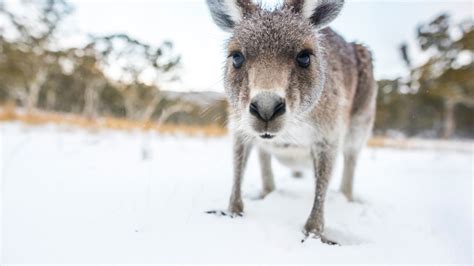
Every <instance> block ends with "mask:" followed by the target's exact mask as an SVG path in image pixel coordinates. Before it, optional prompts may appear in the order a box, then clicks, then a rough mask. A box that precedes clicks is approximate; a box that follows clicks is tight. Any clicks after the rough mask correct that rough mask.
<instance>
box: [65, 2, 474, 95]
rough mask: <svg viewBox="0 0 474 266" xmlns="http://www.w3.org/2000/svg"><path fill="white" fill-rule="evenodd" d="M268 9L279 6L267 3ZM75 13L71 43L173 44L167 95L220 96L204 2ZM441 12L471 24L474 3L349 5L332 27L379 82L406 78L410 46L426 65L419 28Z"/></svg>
mask: <svg viewBox="0 0 474 266" xmlns="http://www.w3.org/2000/svg"><path fill="white" fill-rule="evenodd" d="M263 2H265V3H268V4H270V5H271V4H274V3H277V2H278V0H263ZM72 3H73V4H74V6H75V13H74V15H73V16H72V17H71V18H70V19H69V21H68V31H67V32H68V35H67V36H66V37H65V41H66V42H67V43H71V44H74V43H77V42H79V41H80V40H79V39H80V38H79V37H78V36H81V34H78V33H82V34H86V33H93V34H101V35H102V34H109V33H116V32H125V33H127V34H129V35H131V36H133V37H135V38H138V39H140V40H142V41H145V42H148V43H151V44H154V45H159V44H160V43H161V42H162V41H164V40H170V41H172V42H173V43H174V44H175V50H176V52H177V53H179V54H181V56H182V63H183V64H182V69H181V70H180V74H181V81H180V82H179V83H177V84H174V85H170V86H168V88H167V89H179V90H201V91H202V90H214V91H220V90H222V82H221V81H222V78H221V77H222V71H221V70H222V62H223V60H224V53H223V49H224V46H223V45H224V40H225V39H226V38H227V37H228V35H227V34H226V33H223V32H222V31H221V30H220V29H219V28H217V26H215V25H214V24H213V22H212V20H211V18H210V16H209V14H208V10H207V7H206V5H205V0H73V1H72ZM441 12H449V13H450V14H451V15H452V17H453V19H454V20H455V21H460V20H465V19H469V18H470V19H473V12H474V10H473V4H472V1H469V0H465V1H450V0H445V1H436V0H424V1H420V0H405V1H402V0H398V1H395V0H392V1H384V0H372V1H370V0H365V1H354V0H353V1H350V0H348V1H347V3H346V6H345V8H344V10H343V11H342V14H341V15H340V17H338V18H337V19H336V20H335V21H334V23H333V24H332V25H331V26H332V27H333V28H334V29H335V30H336V31H338V32H339V33H340V34H342V35H343V36H344V37H345V38H346V39H347V40H348V41H358V42H361V43H364V44H367V45H368V46H369V47H370V48H371V49H372V51H373V53H374V55H375V66H376V67H375V72H376V76H377V78H386V77H388V78H390V77H395V76H397V75H403V74H404V73H405V72H404V65H403V62H402V61H401V59H400V56H399V52H398V46H399V45H400V44H401V43H402V42H403V41H408V42H409V43H410V44H413V45H412V48H413V49H412V50H411V54H412V57H413V58H414V59H415V60H416V61H418V62H420V61H422V60H424V58H423V57H421V56H419V52H418V51H417V50H415V49H414V48H415V47H414V44H415V43H414V36H415V28H416V26H417V25H418V24H419V23H420V22H425V21H429V20H430V19H432V18H433V17H435V16H436V15H437V14H440V13H441Z"/></svg>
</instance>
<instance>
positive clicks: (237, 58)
mask: <svg viewBox="0 0 474 266" xmlns="http://www.w3.org/2000/svg"><path fill="white" fill-rule="evenodd" d="M231 56H232V64H233V65H234V67H235V68H241V67H242V65H243V64H244V62H245V57H244V55H243V54H242V53H241V52H233V53H232V54H231Z"/></svg>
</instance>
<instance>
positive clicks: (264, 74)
mask: <svg viewBox="0 0 474 266" xmlns="http://www.w3.org/2000/svg"><path fill="white" fill-rule="evenodd" d="M232 1H233V0H208V4H209V7H210V9H211V11H212V14H213V18H214V20H215V21H216V23H217V24H218V25H219V26H221V27H222V28H223V29H226V30H229V29H230V30H231V32H232V36H231V38H230V39H229V41H228V46H227V47H228V53H229V57H228V59H227V61H226V65H225V70H224V71H225V79H224V80H225V81H224V83H225V88H226V92H227V95H228V98H229V102H230V103H231V104H230V108H231V123H232V125H233V132H234V136H235V141H234V158H235V159H234V186H233V190H232V195H231V199H230V204H229V211H230V212H231V213H233V214H236V213H237V214H240V213H241V212H243V202H242V198H241V191H240V186H241V180H242V176H243V169H244V167H245V163H246V160H247V158H248V152H249V150H250V147H251V146H256V147H257V148H258V149H259V150H260V156H259V158H260V162H261V165H262V177H263V187H264V188H263V191H262V196H265V195H266V194H268V193H270V192H271V190H273V189H274V182H273V173H272V172H271V164H270V158H269V157H270V156H271V155H272V156H274V157H275V158H277V159H278V160H280V162H282V163H283V164H287V165H288V166H290V167H291V168H293V170H294V171H299V170H300V169H301V168H302V167H307V166H310V167H312V168H313V169H314V174H315V178H316V183H315V199H314V204H313V208H312V210H311V213H310V216H309V218H308V221H307V222H306V225H305V228H304V232H305V234H306V235H308V236H309V235H312V236H314V237H317V238H320V239H321V240H322V241H323V242H325V243H334V242H333V241H330V240H328V239H327V238H325V236H324V199H325V196H326V191H327V187H328V183H329V179H330V177H331V174H332V169H333V166H334V161H335V158H336V156H337V151H338V150H339V147H341V148H342V150H343V151H344V157H345V164H344V176H343V182H342V185H341V191H342V192H343V193H344V195H346V197H347V198H348V199H349V200H351V199H352V186H353V181H352V180H353V174H354V170H355V164H356V161H357V155H358V153H359V151H360V149H361V148H362V146H363V144H364V142H365V140H366V138H367V136H368V135H369V133H370V131H371V128H372V124H373V119H374V114H375V96H376V88H375V82H374V78H373V69H372V68H373V67H372V57H371V54H370V52H369V51H368V50H367V49H366V48H365V47H363V46H362V45H359V44H353V43H347V42H346V41H345V40H344V39H343V38H342V37H341V36H339V35H338V34H337V33H335V32H334V31H333V30H331V29H330V28H324V27H325V26H326V25H327V23H329V22H330V21H331V20H332V19H334V18H335V17H336V16H337V14H338V13H339V12H340V9H341V8H342V4H343V1H339V0H287V1H286V2H285V4H284V5H283V6H282V7H280V8H277V9H275V10H263V9H261V8H260V7H258V6H256V5H254V4H252V3H250V2H248V1H243V0H237V2H236V5H235V6H234V7H237V9H232V8H231V7H229V5H232ZM243 2H246V5H245V6H246V7H245V8H244V9H238V7H239V6H240V7H241V6H242V3H243ZM226 10H227V11H229V13H225V12H226ZM231 10H234V11H235V10H240V15H241V16H240V17H239V16H238V14H237V15H236V14H232V13H231V12H230V11H231ZM249 10H250V11H249ZM219 12H224V13H222V14H221V13H219ZM234 13H235V12H234ZM226 15H227V18H233V19H234V20H235V21H230V22H226V21H225V20H222V19H221V18H223V17H224V18H225V17H226ZM321 28H322V29H321ZM304 51H307V52H309V53H310V54H311V56H310V61H311V63H310V65H309V66H308V67H307V68H304V67H301V65H299V64H298V63H297V61H296V60H295V59H296V58H297V57H298V55H299V54H301V53H302V52H304ZM236 52H240V53H241V54H242V55H243V56H244V57H245V62H244V64H243V65H242V66H241V67H239V68H236V67H235V66H234V65H233V57H232V55H233V54H235V53H236ZM257 96H258V97H257ZM278 97H281V98H282V100H283V101H284V103H285V104H286V112H285V113H284V114H283V115H280V116H278V117H276V118H272V119H271V120H269V121H265V120H262V119H259V117H258V116H257V117H256V116H255V114H253V115H251V114H250V113H252V112H249V106H250V104H251V103H252V102H254V101H256V99H258V100H259V101H263V102H265V101H266V103H267V104H268V103H269V101H273V100H274V99H278ZM270 103H271V102H270ZM250 109H252V108H250ZM263 135H269V136H271V137H273V138H271V139H262V138H261V136H263Z"/></svg>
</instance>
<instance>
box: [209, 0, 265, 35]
mask: <svg viewBox="0 0 474 266" xmlns="http://www.w3.org/2000/svg"><path fill="white" fill-rule="evenodd" d="M207 6H208V7H209V10H210V11H211V16H212V18H213V19H214V22H215V23H216V24H217V26H219V27H220V28H221V29H223V30H224V31H232V29H233V28H234V27H235V25H237V24H239V23H240V21H242V19H243V18H244V17H245V16H246V15H248V14H250V13H252V12H254V11H255V10H256V9H257V5H255V4H254V3H252V0H207Z"/></svg>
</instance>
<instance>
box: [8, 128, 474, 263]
mask: <svg viewBox="0 0 474 266" xmlns="http://www.w3.org/2000/svg"><path fill="white" fill-rule="evenodd" d="M0 136H1V137H0V148H1V154H2V157H3V158H2V160H0V161H1V163H2V164H0V168H2V169H0V170H1V171H0V173H1V174H2V175H1V178H2V186H3V187H2V197H1V199H2V205H1V207H2V208H1V209H2V213H1V214H2V219H1V220H2V227H1V229H2V230H1V247H2V253H1V254H2V255H3V257H2V258H1V260H0V262H1V263H2V264H4V263H160V262H161V263H176V262H180V263H249V262H252V263H292V264H294V263H472V238H473V230H472V211H473V209H472V208H473V206H472V191H473V182H472V179H473V149H470V151H467V152H466V151H464V152H457V151H446V150H444V151H440V150H396V149H366V150H365V151H364V152H363V154H362V157H361V160H360V162H359V166H358V170H357V174H356V179H355V180H356V183H355V195H356V199H357V200H356V202H353V203H350V202H347V201H346V200H345V199H344V198H343V196H342V195H341V194H340V193H338V192H337V187H338V185H339V181H340V174H341V169H340V165H339V167H337V171H336V173H335V175H334V178H333V180H332V184H331V189H330V191H329V193H328V199H327V205H326V231H327V234H328V236H329V237H331V238H332V239H335V240H337V241H339V242H340V243H341V246H328V245H324V244H321V243H320V242H319V241H317V240H314V239H310V240H309V241H306V242H305V243H301V242H300V240H301V239H302V238H303V235H302V233H301V230H302V227H303V225H304V222H305V219H306V218H307V216H308V215H309V211H310V208H311V203H312V195H313V187H314V185H313V179H312V177H311V175H310V173H309V172H308V173H305V177H304V178H303V179H295V178H292V177H291V175H290V173H289V171H288V170H287V169H286V168H284V167H283V166H281V165H278V164H277V163H276V161H274V168H275V175H276V177H275V178H276V184H277V187H278V189H277V191H276V192H274V193H273V194H270V195H269V196H268V197H267V198H266V199H264V200H261V201H256V200H252V199H251V198H252V195H253V194H255V193H257V192H258V189H259V188H260V176H259V169H258V164H257V160H256V156H255V154H252V155H251V158H250V162H249V165H248V168H247V172H246V176H245V182H244V187H243V191H244V196H245V198H244V201H245V210H246V213H245V216H244V217H243V218H235V219H230V218H228V217H217V216H212V215H208V214H205V211H208V210H213V209H225V207H226V206H227V200H228V197H229V192H230V186H231V181H232V180H231V173H232V169H231V146H230V143H231V142H230V139H229V138H228V137H224V138H204V137H185V136H160V135H156V134H151V133H148V134H145V133H139V132H128V133H127V132H114V131H101V132H88V131H85V130H78V129H67V128H61V127H58V126H41V127H28V126H23V125H20V124H16V123H6V124H0ZM144 143H145V144H148V147H149V149H148V156H147V158H145V159H144V157H143V152H142V146H143V144H144ZM466 145H471V148H472V143H470V144H466Z"/></svg>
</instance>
